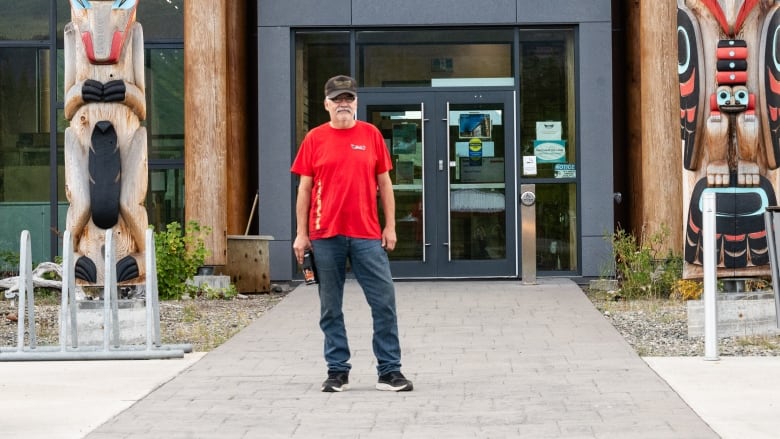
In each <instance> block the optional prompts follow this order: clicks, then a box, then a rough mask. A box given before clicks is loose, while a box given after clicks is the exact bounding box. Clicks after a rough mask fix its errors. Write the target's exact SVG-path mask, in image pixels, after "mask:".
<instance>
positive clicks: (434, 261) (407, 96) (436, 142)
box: [357, 89, 521, 279]
mask: <svg viewBox="0 0 780 439" xmlns="http://www.w3.org/2000/svg"><path fill="white" fill-rule="evenodd" d="M481 102H484V103H485V104H486V105H489V104H503V108H504V110H503V114H502V120H503V124H504V136H505V140H504V142H505V145H504V148H505V151H504V154H505V169H504V175H505V195H504V196H505V206H506V210H505V222H506V223H505V245H506V257H505V258H504V259H486V260H471V259H469V260H452V259H450V258H449V257H448V256H449V254H450V253H449V248H446V247H447V246H446V245H444V240H445V239H447V237H448V233H449V230H445V227H447V228H448V227H449V223H448V221H449V220H450V212H449V204H450V197H449V191H450V187H449V178H450V177H449V175H450V172H449V164H450V163H449V161H450V158H449V157H448V154H449V143H448V135H449V127H448V126H446V125H445V124H447V121H448V113H447V111H448V103H449V104H450V105H456V106H457V105H461V104H479V103H481ZM382 105H387V106H393V105H399V106H400V105H410V106H414V105H420V108H421V110H422V117H421V119H422V125H423V126H422V136H423V139H422V140H423V148H424V149H423V159H422V160H423V161H422V167H423V200H424V204H425V205H424V209H423V212H426V213H427V214H425V215H424V219H425V220H424V221H423V222H424V224H423V227H424V232H423V236H424V237H425V240H424V243H423V244H424V245H425V249H424V259H423V260H414V261H393V260H392V259H391V262H390V264H391V269H392V273H393V277H394V278H400V279H430V278H518V277H519V273H520V259H519V257H518V255H519V250H520V245H521V242H520V235H519V233H518V230H519V210H518V209H519V207H518V206H519V204H518V203H517V200H518V195H517V194H518V184H519V175H518V172H519V168H518V160H519V159H518V154H517V151H518V148H517V139H518V138H519V137H518V124H517V94H516V92H515V91H514V90H463V89H457V90H448V89H443V90H426V91H408V92H407V91H402V90H381V91H361V92H360V95H359V97H358V110H357V116H358V118H359V119H361V120H366V119H367V118H368V108H369V107H376V106H382ZM431 145H433V146H431ZM440 160H441V161H443V162H444V163H445V166H444V169H443V172H442V170H440V169H439V161H440ZM444 194H447V196H441V195H444ZM441 212H445V215H442V214H441ZM437 213H438V214H437ZM399 214H400V212H396V216H397V217H398V215H399ZM426 244H427V245H426ZM447 244H448V243H447ZM443 247H444V248H443Z"/></svg>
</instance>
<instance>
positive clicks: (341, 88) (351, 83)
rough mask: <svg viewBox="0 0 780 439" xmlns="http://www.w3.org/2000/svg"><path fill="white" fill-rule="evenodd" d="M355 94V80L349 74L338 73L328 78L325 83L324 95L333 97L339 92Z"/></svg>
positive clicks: (339, 93)
mask: <svg viewBox="0 0 780 439" xmlns="http://www.w3.org/2000/svg"><path fill="white" fill-rule="evenodd" d="M344 93H347V94H351V95H352V96H357V82H355V80H354V79H352V78H350V77H349V76H345V75H338V76H334V77H332V78H330V79H328V82H326V83H325V97H326V98H328V99H333V98H335V97H336V96H338V95H341V94H344Z"/></svg>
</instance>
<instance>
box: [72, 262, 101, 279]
mask: <svg viewBox="0 0 780 439" xmlns="http://www.w3.org/2000/svg"><path fill="white" fill-rule="evenodd" d="M74 275H75V276H76V279H81V280H85V281H87V282H90V283H95V282H97V267H96V266H95V263H94V262H93V261H92V259H90V258H88V257H86V256H82V257H80V258H79V259H78V260H77V261H76V269H75V273H74Z"/></svg>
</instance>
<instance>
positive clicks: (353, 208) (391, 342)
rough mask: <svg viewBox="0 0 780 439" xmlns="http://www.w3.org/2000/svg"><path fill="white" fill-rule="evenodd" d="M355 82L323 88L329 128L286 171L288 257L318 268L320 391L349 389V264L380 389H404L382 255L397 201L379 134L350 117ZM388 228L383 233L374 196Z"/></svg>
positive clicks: (310, 139) (391, 241)
mask: <svg viewBox="0 0 780 439" xmlns="http://www.w3.org/2000/svg"><path fill="white" fill-rule="evenodd" d="M356 108H357V84H356V83H355V80H354V79H352V78H350V77H349V76H343V75H341V76H335V77H333V78H331V79H329V80H328V81H327V82H326V83H325V109H326V110H327V111H328V113H329V114H330V122H328V123H325V124H322V125H320V126H318V127H315V128H314V129H312V130H311V131H310V132H309V133H308V134H307V135H306V137H305V138H304V139H303V143H301V147H300V149H299V150H298V155H297V157H296V158H295V161H294V162H293V165H292V168H291V171H292V172H293V173H295V174H298V175H299V176H300V183H299V185H298V197H297V200H296V206H295V212H296V215H297V232H296V237H295V242H294V243H293V251H294V252H295V257H296V258H297V260H298V263H299V264H300V263H302V262H303V253H304V252H305V251H306V250H308V249H311V251H312V254H313V255H314V260H315V263H316V266H317V277H318V280H319V287H318V288H319V294H320V328H321V329H322V332H323V333H324V335H325V349H324V351H325V361H326V362H327V365H328V378H327V379H326V380H325V382H324V383H322V391H323V392H341V391H343V390H345V389H346V388H347V385H348V384H349V371H350V369H351V367H352V366H351V365H350V363H349V358H350V350H349V344H348V341H347V332H346V328H345V326H344V314H343V312H342V302H343V298H344V280H345V275H346V265H347V260H348V259H349V262H350V266H351V268H352V272H353V273H354V274H355V278H357V281H358V283H359V284H360V286H361V288H362V289H363V294H365V296H366V300H367V301H368V304H369V306H370V307H371V315H372V317H373V321H374V336H373V343H372V344H373V349H374V355H375V356H376V359H377V373H378V374H379V381H378V382H377V384H376V388H377V389H378V390H390V391H409V390H412V387H413V386H412V382H411V381H409V380H407V379H406V378H405V377H404V375H403V374H402V373H401V347H400V344H399V341H398V324H397V318H396V308H395V288H394V286H393V279H392V276H391V275H390V262H389V260H388V257H387V251H391V250H393V249H394V248H395V244H396V233H395V199H394V198H393V184H392V181H390V175H389V173H388V172H389V171H390V169H391V168H392V162H391V160H390V154H389V152H388V150H387V146H386V145H385V141H384V138H383V137H382V134H381V133H380V132H379V130H378V129H377V128H376V127H375V126H373V125H371V124H369V123H366V122H362V121H358V120H356V119H355V110H356ZM377 190H378V191H379V198H380V199H381V202H382V211H383V212H384V216H385V227H384V228H383V229H380V225H379V216H378V213H377V201H376V195H377Z"/></svg>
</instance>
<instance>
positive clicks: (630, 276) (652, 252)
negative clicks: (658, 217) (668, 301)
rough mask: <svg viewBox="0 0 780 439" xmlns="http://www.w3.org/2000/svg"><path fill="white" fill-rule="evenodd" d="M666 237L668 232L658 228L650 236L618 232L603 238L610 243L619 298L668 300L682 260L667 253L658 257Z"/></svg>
mask: <svg viewBox="0 0 780 439" xmlns="http://www.w3.org/2000/svg"><path fill="white" fill-rule="evenodd" d="M668 238H669V229H668V228H667V227H666V226H664V225H662V226H661V228H660V229H659V230H658V231H657V232H655V233H653V234H651V235H645V231H644V228H643V229H642V236H641V237H640V238H639V239H637V237H636V236H634V235H632V234H630V233H628V232H626V231H625V230H623V229H618V230H617V231H616V232H615V233H613V234H612V235H609V236H608V237H607V238H606V239H607V240H608V241H610V242H611V244H612V255H613V257H614V260H615V276H616V278H617V280H618V284H619V286H620V295H621V296H622V297H624V298H626V299H636V298H650V297H654V298H658V297H669V295H670V294H671V292H672V291H673V290H674V289H675V287H676V284H677V281H678V280H679V279H680V278H681V277H682V265H683V263H682V258H680V257H679V256H677V255H675V254H674V253H673V252H671V251H670V252H669V254H667V255H666V256H665V257H664V258H660V257H659V252H660V248H661V246H662V245H663V244H664V243H665V242H666V240H667V239H668Z"/></svg>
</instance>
